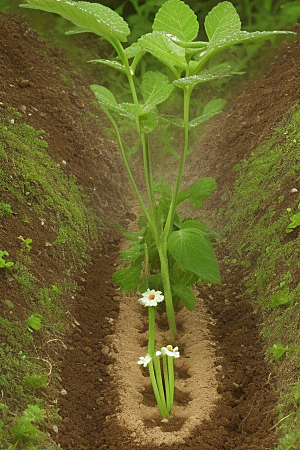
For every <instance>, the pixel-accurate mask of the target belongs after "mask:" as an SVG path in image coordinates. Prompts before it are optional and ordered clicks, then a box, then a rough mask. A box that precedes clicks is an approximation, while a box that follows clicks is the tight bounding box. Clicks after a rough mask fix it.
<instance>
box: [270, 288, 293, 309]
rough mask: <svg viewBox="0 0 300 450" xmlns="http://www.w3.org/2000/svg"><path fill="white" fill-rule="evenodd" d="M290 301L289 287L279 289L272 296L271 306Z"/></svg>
mask: <svg viewBox="0 0 300 450" xmlns="http://www.w3.org/2000/svg"><path fill="white" fill-rule="evenodd" d="M288 302H289V288H285V289H283V290H282V291H278V292H276V293H275V294H273V295H271V297H270V307H271V308H275V307H276V306H280V305H285V304H286V303H288Z"/></svg>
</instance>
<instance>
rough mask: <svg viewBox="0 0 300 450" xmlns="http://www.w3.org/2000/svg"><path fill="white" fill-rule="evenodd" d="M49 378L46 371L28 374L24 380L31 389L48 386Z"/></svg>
mask: <svg viewBox="0 0 300 450" xmlns="http://www.w3.org/2000/svg"><path fill="white" fill-rule="evenodd" d="M47 378H48V377H47V374H45V373H42V374H41V375H26V376H25V377H24V382H25V384H26V386H28V387H29V388H30V389H40V388H44V387H46V386H47Z"/></svg>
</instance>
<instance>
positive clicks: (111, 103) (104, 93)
mask: <svg viewBox="0 0 300 450" xmlns="http://www.w3.org/2000/svg"><path fill="white" fill-rule="evenodd" d="M90 89H91V90H92V91H93V92H94V94H95V96H96V98H97V100H99V102H100V103H103V104H104V105H105V106H106V107H107V108H115V107H117V106H118V103H117V100H116V99H115V96H114V94H113V93H112V92H111V91H110V90H109V89H107V88H106V87H104V86H99V85H98V84H92V85H91V86H90Z"/></svg>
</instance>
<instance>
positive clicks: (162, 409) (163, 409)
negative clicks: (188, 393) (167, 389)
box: [148, 360, 169, 417]
mask: <svg viewBox="0 0 300 450" xmlns="http://www.w3.org/2000/svg"><path fill="white" fill-rule="evenodd" d="M148 366H149V373H150V378H151V382H152V387H153V392H154V395H155V399H156V402H157V405H158V409H159V411H160V413H161V415H162V416H163V417H169V413H168V411H167V409H166V407H165V405H164V404H163V402H162V401H161V398H160V395H159V391H158V387H157V383H156V378H155V374H154V368H153V362H152V360H151V361H150V362H149V364H148Z"/></svg>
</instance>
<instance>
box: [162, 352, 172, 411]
mask: <svg viewBox="0 0 300 450" xmlns="http://www.w3.org/2000/svg"><path fill="white" fill-rule="evenodd" d="M163 370H164V382H165V391H166V401H167V410H168V412H171V409H172V405H171V404H170V383H169V371H168V363H167V356H166V355H163Z"/></svg>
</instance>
